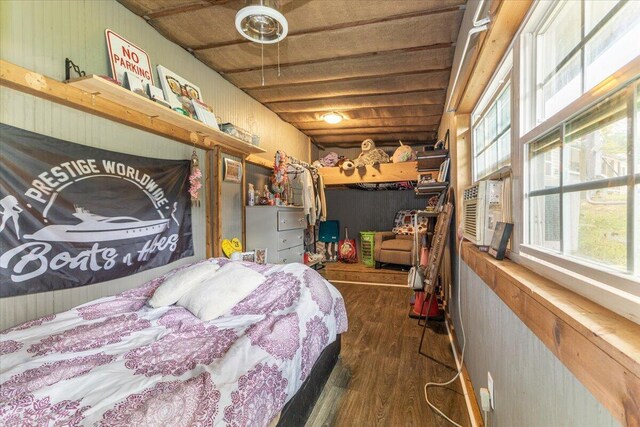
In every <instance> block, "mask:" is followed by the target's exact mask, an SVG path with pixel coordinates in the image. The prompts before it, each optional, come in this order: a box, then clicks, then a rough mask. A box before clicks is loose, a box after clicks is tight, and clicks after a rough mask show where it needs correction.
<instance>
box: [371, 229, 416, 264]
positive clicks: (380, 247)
mask: <svg viewBox="0 0 640 427" xmlns="http://www.w3.org/2000/svg"><path fill="white" fill-rule="evenodd" d="M413 240H414V236H413V235H406V234H395V233H393V232H392V231H379V232H377V233H376V236H375V242H374V244H373V258H374V259H375V261H376V268H380V267H381V265H382V264H383V263H389V264H401V265H413V263H414V260H415V259H416V252H415V251H416V248H415V247H414V242H413Z"/></svg>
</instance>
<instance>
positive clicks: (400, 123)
mask: <svg viewBox="0 0 640 427" xmlns="http://www.w3.org/2000/svg"><path fill="white" fill-rule="evenodd" d="M441 118H442V116H441V115H437V116H422V117H400V118H391V117H386V118H381V119H359V120H343V121H342V122H340V123H338V124H335V125H332V124H329V123H327V122H325V121H317V122H304V123H295V122H291V124H292V125H294V126H295V127H297V128H298V129H300V130H301V131H302V132H305V133H306V132H307V131H311V130H320V129H327V130H332V129H333V130H340V129H357V128H368V127H374V128H386V127H394V128H397V127H411V126H433V125H438V124H439V123H440V120H441Z"/></svg>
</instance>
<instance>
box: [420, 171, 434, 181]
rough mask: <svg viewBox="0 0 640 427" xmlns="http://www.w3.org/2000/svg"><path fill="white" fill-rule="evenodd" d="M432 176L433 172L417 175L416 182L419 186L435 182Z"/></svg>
mask: <svg viewBox="0 0 640 427" xmlns="http://www.w3.org/2000/svg"><path fill="white" fill-rule="evenodd" d="M433 175H434V172H421V173H419V174H418V182H419V183H421V184H425V183H428V182H436V178H435V177H434V176H433Z"/></svg>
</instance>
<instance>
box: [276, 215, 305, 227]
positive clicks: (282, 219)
mask: <svg viewBox="0 0 640 427" xmlns="http://www.w3.org/2000/svg"><path fill="white" fill-rule="evenodd" d="M298 228H307V220H306V218H305V217H304V211H303V210H299V211H298V210H296V211H278V231H284V230H295V229H298Z"/></svg>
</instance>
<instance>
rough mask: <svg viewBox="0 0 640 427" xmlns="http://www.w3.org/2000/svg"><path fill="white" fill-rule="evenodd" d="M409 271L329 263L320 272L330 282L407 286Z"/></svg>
mask: <svg viewBox="0 0 640 427" xmlns="http://www.w3.org/2000/svg"><path fill="white" fill-rule="evenodd" d="M408 268H409V267H407V271H402V270H400V269H399V268H396V269H391V268H380V269H375V268H373V267H366V266H365V265H364V264H362V263H360V262H358V263H355V264H346V263H343V262H328V263H326V264H325V268H323V269H321V270H319V272H320V274H322V275H323V276H324V277H325V279H327V280H329V281H333V280H340V281H343V282H370V283H383V284H389V285H403V286H404V285H406V284H407V276H408Z"/></svg>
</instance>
